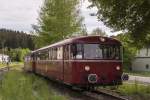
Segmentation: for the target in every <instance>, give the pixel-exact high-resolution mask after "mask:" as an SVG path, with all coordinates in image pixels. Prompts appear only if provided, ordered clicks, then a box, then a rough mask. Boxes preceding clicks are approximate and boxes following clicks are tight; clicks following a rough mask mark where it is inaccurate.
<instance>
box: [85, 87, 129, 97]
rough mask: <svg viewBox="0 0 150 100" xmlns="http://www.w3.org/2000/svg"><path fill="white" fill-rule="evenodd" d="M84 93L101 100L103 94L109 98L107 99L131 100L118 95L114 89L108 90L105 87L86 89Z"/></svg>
mask: <svg viewBox="0 0 150 100" xmlns="http://www.w3.org/2000/svg"><path fill="white" fill-rule="evenodd" d="M83 94H84V95H86V96H88V97H90V98H93V99H95V100H101V99H102V97H103V96H104V98H107V99H106V100H129V99H128V98H125V97H123V96H119V95H117V94H116V93H114V91H108V90H107V91H106V90H103V89H100V90H93V91H85V92H83ZM108 98H109V99H108Z"/></svg>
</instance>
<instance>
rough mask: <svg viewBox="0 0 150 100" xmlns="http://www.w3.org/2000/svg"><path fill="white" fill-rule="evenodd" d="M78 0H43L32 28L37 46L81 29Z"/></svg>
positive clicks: (52, 41)
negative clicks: (35, 35) (36, 22)
mask: <svg viewBox="0 0 150 100" xmlns="http://www.w3.org/2000/svg"><path fill="white" fill-rule="evenodd" d="M78 4H79V0H45V2H44V5H43V7H42V8H41V12H40V16H39V19H38V25H34V29H35V31H36V33H37V36H38V38H36V40H35V42H36V44H37V46H38V47H39V46H44V45H48V44H51V43H54V42H56V41H59V40H62V39H64V38H66V37H68V36H71V35H72V34H74V33H77V32H79V31H80V30H81V24H82V20H83V18H82V17H81V16H80V15H79V14H80V11H79V9H78V7H79V5H78Z"/></svg>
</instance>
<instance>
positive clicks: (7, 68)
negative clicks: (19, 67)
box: [0, 67, 9, 72]
mask: <svg viewBox="0 0 150 100" xmlns="http://www.w3.org/2000/svg"><path fill="white" fill-rule="evenodd" d="M6 71H9V67H3V68H0V72H6Z"/></svg>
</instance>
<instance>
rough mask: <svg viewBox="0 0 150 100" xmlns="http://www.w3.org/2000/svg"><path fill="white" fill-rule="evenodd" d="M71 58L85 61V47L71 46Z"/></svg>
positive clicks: (80, 45)
mask: <svg viewBox="0 0 150 100" xmlns="http://www.w3.org/2000/svg"><path fill="white" fill-rule="evenodd" d="M71 58H72V59H83V46H82V44H73V45H72V46H71Z"/></svg>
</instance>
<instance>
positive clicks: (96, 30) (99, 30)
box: [91, 27, 107, 36]
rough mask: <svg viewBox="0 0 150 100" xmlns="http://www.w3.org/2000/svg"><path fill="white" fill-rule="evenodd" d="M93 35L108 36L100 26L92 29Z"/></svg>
mask: <svg viewBox="0 0 150 100" xmlns="http://www.w3.org/2000/svg"><path fill="white" fill-rule="evenodd" d="M91 35H99V36H107V35H106V33H105V32H103V31H102V30H101V29H100V28H98V27H97V28H96V29H94V30H93V31H92V33H91Z"/></svg>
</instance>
